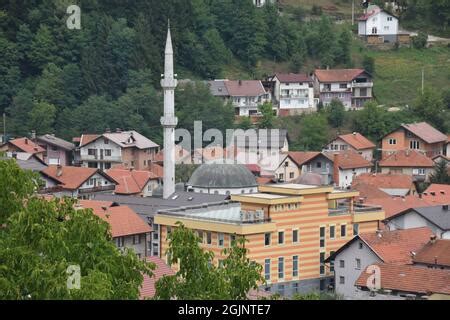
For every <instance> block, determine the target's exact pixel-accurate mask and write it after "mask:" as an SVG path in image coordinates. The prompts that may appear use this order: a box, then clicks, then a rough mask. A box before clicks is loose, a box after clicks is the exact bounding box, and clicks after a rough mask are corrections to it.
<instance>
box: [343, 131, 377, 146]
mask: <svg viewBox="0 0 450 320" xmlns="http://www.w3.org/2000/svg"><path fill="white" fill-rule="evenodd" d="M338 138H340V139H342V140H344V141H345V142H346V143H348V144H349V145H351V146H352V147H353V148H355V149H356V150H364V149H372V148H375V144H374V143H373V142H372V141H370V140H369V139H367V138H366V137H364V136H363V135H362V134H360V133H357V132H356V133H350V134H343V135H340V136H338Z"/></svg>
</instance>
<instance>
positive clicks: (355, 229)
mask: <svg viewBox="0 0 450 320" xmlns="http://www.w3.org/2000/svg"><path fill="white" fill-rule="evenodd" d="M358 234H359V223H355V224H353V235H354V236H356V235H358Z"/></svg>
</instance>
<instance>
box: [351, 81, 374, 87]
mask: <svg viewBox="0 0 450 320" xmlns="http://www.w3.org/2000/svg"><path fill="white" fill-rule="evenodd" d="M352 87H353V88H372V87H373V82H353V83H352Z"/></svg>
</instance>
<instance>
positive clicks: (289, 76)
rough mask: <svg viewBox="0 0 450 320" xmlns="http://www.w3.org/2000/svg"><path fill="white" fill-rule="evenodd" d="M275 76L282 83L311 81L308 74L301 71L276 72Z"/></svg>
mask: <svg viewBox="0 0 450 320" xmlns="http://www.w3.org/2000/svg"><path fill="white" fill-rule="evenodd" d="M275 76H276V77H277V78H278V80H280V82H283V83H292V82H312V81H313V80H312V79H311V77H310V76H309V75H307V74H303V73H277V74H276V75H275Z"/></svg>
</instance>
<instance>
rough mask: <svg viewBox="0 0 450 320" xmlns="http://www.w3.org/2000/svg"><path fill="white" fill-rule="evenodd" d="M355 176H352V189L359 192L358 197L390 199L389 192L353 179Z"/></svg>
mask: <svg viewBox="0 0 450 320" xmlns="http://www.w3.org/2000/svg"><path fill="white" fill-rule="evenodd" d="M355 178H356V177H355ZM355 178H353V182H352V189H353V190H356V191H358V192H359V198H364V199H373V198H375V199H391V196H390V195H389V194H387V193H386V192H384V191H382V190H380V189H379V188H378V187H377V186H376V185H373V184H370V183H367V182H361V181H355Z"/></svg>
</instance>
